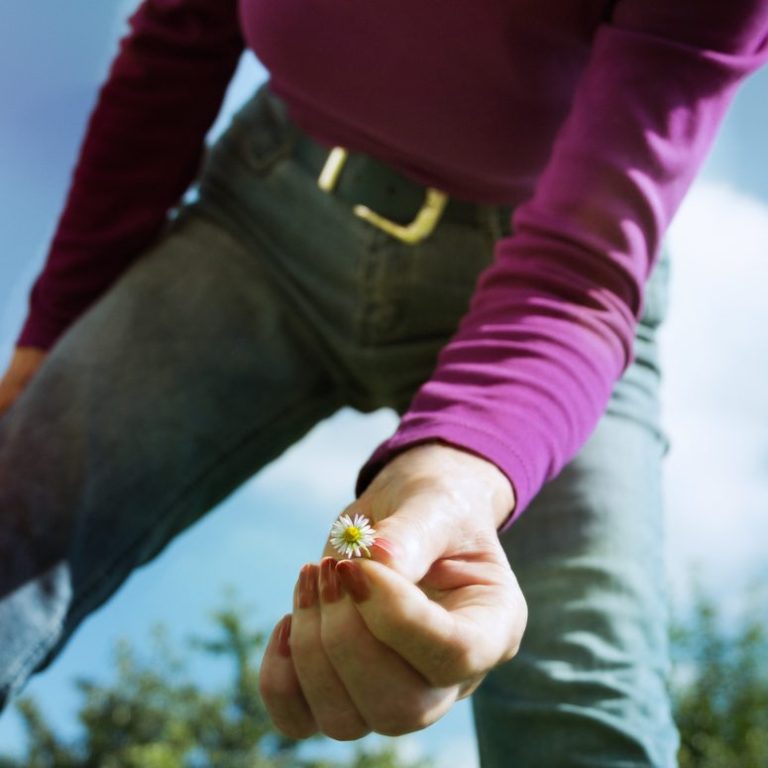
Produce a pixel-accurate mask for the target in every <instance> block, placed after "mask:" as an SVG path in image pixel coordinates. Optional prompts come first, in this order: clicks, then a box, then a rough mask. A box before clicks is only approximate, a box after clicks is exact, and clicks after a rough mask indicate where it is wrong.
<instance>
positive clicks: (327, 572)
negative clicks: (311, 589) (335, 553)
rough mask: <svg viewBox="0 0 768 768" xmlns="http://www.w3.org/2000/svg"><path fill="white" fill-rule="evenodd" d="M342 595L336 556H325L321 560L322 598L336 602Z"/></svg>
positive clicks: (328, 601)
mask: <svg viewBox="0 0 768 768" xmlns="http://www.w3.org/2000/svg"><path fill="white" fill-rule="evenodd" d="M340 597H341V584H340V583H339V577H338V575H337V574H336V558H335V557H324V558H323V559H322V560H321V561H320V599H321V600H322V601H323V602H324V603H335V602H336V601H337V600H338V599H339V598H340Z"/></svg>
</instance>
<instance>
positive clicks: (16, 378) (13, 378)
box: [0, 347, 48, 416]
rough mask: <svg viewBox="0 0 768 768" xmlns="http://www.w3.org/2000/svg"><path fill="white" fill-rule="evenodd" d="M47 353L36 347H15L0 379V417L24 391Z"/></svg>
mask: <svg viewBox="0 0 768 768" xmlns="http://www.w3.org/2000/svg"><path fill="white" fill-rule="evenodd" d="M47 356H48V352H47V351H46V350H44V349H38V348H37V347H16V349H15V350H14V352H13V355H12V357H11V362H10V363H9V364H8V368H7V369H6V371H5V373H4V374H3V378H2V379H0V416H2V415H3V414H4V413H5V412H6V411H7V410H8V409H9V408H10V407H11V406H12V405H13V403H14V401H15V400H16V398H17V397H18V396H19V395H20V394H21V393H22V392H23V391H24V389H25V388H26V386H27V384H29V382H30V381H31V380H32V377H33V376H34V375H35V373H37V369H38V368H39V367H40V366H41V365H42V364H43V361H44V360H45V358H46V357H47Z"/></svg>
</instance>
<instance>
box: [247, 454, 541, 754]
mask: <svg viewBox="0 0 768 768" xmlns="http://www.w3.org/2000/svg"><path fill="white" fill-rule="evenodd" d="M513 506H514V496H513V493H512V488H511V486H510V484H509V481H508V480H507V479H506V477H505V476H504V475H503V474H502V473H501V471H500V470H499V469H498V468H497V467H496V466H495V465H493V464H491V463H490V462H487V461H486V460H484V459H482V458H480V457H478V456H476V455H474V454H472V453H469V452H467V451H463V450H460V449H457V448H454V447H452V446H449V445H447V444H443V443H439V442H430V443H423V444H420V445H417V446H415V447H413V448H410V449H407V450H405V451H403V452H402V453H400V454H398V455H397V456H395V458H394V459H392V460H391V461H390V462H389V463H388V464H387V465H386V466H385V467H384V468H383V469H382V470H381V471H380V472H379V473H378V475H377V476H376V478H375V479H374V480H373V482H372V483H371V484H370V485H369V487H368V488H367V489H366V491H365V492H364V493H363V494H362V495H361V496H360V498H359V499H357V500H356V501H354V502H353V503H352V504H350V505H349V506H348V507H347V508H346V509H345V510H344V512H346V513H347V514H349V515H350V516H354V515H355V514H363V515H365V516H366V517H367V518H368V519H369V520H370V521H371V522H372V524H373V526H374V527H375V528H376V533H377V536H376V542H375V544H374V545H373V547H372V549H371V554H372V559H366V558H357V559H354V560H342V561H338V562H337V561H336V557H338V555H334V553H333V552H332V550H331V548H330V545H328V544H327V545H326V548H325V551H324V555H325V557H324V558H323V559H322V561H321V563H320V565H319V566H318V565H316V564H308V565H305V566H304V568H302V570H301V574H300V577H299V580H298V582H297V585H296V588H295V590H294V603H293V613H292V614H288V615H286V616H285V617H284V618H283V619H282V620H281V621H280V622H278V624H277V626H276V627H275V630H274V632H273V633H272V637H271V638H270V642H269V645H268V646H267V649H266V651H265V654H264V659H263V661H262V667H261V677H260V689H261V694H262V697H263V699H264V702H265V705H266V707H267V711H268V712H269V714H270V716H271V717H272V720H273V722H274V724H275V726H276V727H277V728H278V729H279V730H280V731H282V732H283V733H284V734H285V735H287V736H289V737H293V738H306V737H308V736H310V735H312V734H314V733H316V732H317V731H320V732H322V733H324V734H325V735H327V736H330V737H331V738H334V739H339V740H349V739H358V738H360V737H362V736H364V735H365V734H367V733H369V732H370V731H375V732H377V733H381V734H385V735H390V736H395V735H401V734H404V733H409V732H411V731H416V730H419V729H421V728H425V727H426V726H428V725H430V724H431V723H433V722H435V721H436V720H437V719H439V718H440V717H442V715H444V714H445V713H446V712H447V711H448V709H450V707H451V706H452V705H453V704H454V702H456V701H457V700H458V699H461V698H464V697H466V696H468V695H469V694H471V693H472V691H474V690H475V688H477V686H478V685H479V684H480V682H481V681H482V679H483V678H484V677H485V675H486V674H487V673H488V671H489V670H490V669H491V668H492V667H494V666H496V665H497V664H499V663H501V662H503V661H506V660H508V659H511V658H512V657H513V656H514V655H515V654H516V653H517V650H518V648H519V646H520V642H521V639H522V636H523V631H524V629H525V625H526V621H527V615H528V614H527V605H526V602H525V598H524V597H523V594H522V592H521V591H520V588H519V586H518V583H517V580H516V578H515V576H514V574H513V572H512V569H511V568H510V566H509V563H508V561H507V558H506V555H505V553H504V550H503V549H502V547H501V544H500V543H499V539H498V535H497V529H498V527H499V526H500V525H501V523H502V522H503V521H504V520H505V519H506V517H507V515H508V514H509V512H510V511H511V509H512V508H513Z"/></svg>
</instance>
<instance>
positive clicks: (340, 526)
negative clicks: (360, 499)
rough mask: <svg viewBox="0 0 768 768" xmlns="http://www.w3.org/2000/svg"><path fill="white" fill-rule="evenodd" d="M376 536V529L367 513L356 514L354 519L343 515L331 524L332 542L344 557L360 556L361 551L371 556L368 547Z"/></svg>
mask: <svg viewBox="0 0 768 768" xmlns="http://www.w3.org/2000/svg"><path fill="white" fill-rule="evenodd" d="M375 537H376V531H375V530H374V529H373V528H372V527H371V524H370V523H369V521H368V518H367V517H366V516H365V515H355V518H354V520H353V519H352V518H351V517H350V516H349V515H341V516H340V517H339V519H338V520H337V521H336V522H335V523H334V524H333V525H332V526H331V536H330V542H331V544H332V545H333V547H334V548H335V549H336V550H338V551H339V552H340V553H341V554H342V555H344V557H352V555H354V556H355V557H360V552H361V551H362V552H365V555H366V557H370V556H371V553H370V552H369V551H368V547H369V546H370V545H371V544H373V540H374V538H375Z"/></svg>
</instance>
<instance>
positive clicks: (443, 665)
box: [426, 644, 479, 688]
mask: <svg viewBox="0 0 768 768" xmlns="http://www.w3.org/2000/svg"><path fill="white" fill-rule="evenodd" d="M478 671H479V670H478V669H476V665H475V662H474V660H473V654H472V652H471V650H470V649H469V648H468V647H467V646H465V645H459V644H455V645H451V646H448V647H443V648H441V649H439V652H436V653H435V654H434V656H433V658H432V664H431V666H430V668H429V669H428V670H427V675H426V676H427V680H428V681H429V683H430V684H431V685H432V686H433V687H435V688H447V687H449V686H452V685H456V684H458V683H461V682H462V681H464V680H466V679H467V678H469V677H472V676H473V675H475V674H477V672H478Z"/></svg>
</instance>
